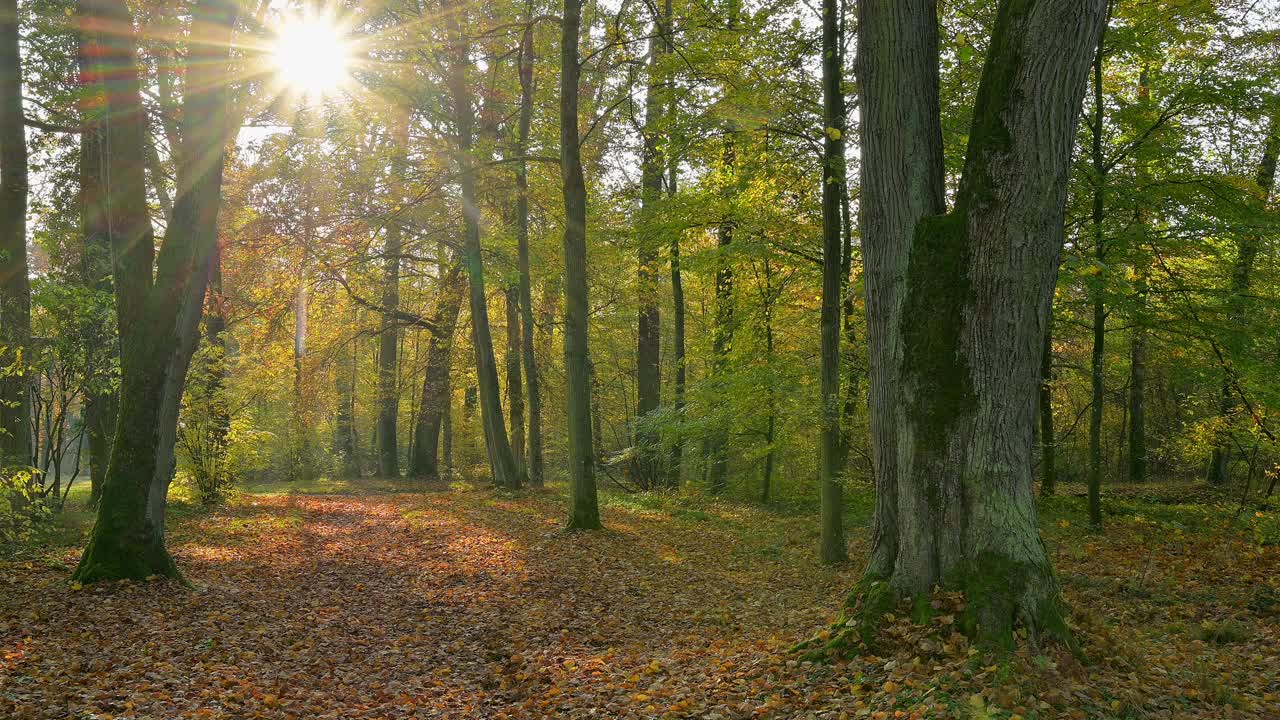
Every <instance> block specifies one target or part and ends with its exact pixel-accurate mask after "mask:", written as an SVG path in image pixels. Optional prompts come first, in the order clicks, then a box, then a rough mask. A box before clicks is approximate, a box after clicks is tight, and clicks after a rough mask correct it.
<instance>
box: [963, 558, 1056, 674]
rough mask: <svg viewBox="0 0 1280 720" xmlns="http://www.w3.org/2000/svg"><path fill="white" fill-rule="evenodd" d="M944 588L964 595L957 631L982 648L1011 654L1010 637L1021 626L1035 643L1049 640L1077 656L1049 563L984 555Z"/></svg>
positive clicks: (1011, 641)
mask: <svg viewBox="0 0 1280 720" xmlns="http://www.w3.org/2000/svg"><path fill="white" fill-rule="evenodd" d="M947 585H948V586H950V587H953V588H955V589H958V590H961V591H963V592H964V595H965V601H966V606H965V610H964V612H963V613H962V614H961V616H960V628H961V630H962V631H963V632H964V633H965V634H966V635H968V636H969V637H970V638H972V639H973V640H974V641H975V642H976V643H978V644H979V645H981V646H983V647H984V648H986V649H989V650H999V651H1005V652H1008V651H1012V650H1013V649H1014V646H1015V638H1014V633H1015V632H1016V630H1017V629H1019V628H1023V629H1025V630H1026V632H1027V638H1028V640H1030V641H1031V642H1032V643H1033V644H1039V643H1040V641H1041V640H1049V641H1054V642H1060V643H1062V644H1063V645H1066V646H1067V647H1068V648H1070V649H1071V650H1072V652H1077V653H1078V652H1079V646H1078V645H1077V644H1076V642H1075V639H1074V638H1073V637H1072V635H1071V630H1070V629H1069V628H1068V627H1067V622H1066V618H1065V617H1064V613H1063V607H1062V602H1061V600H1060V595H1059V592H1058V583H1057V580H1056V579H1055V578H1054V577H1053V571H1052V570H1051V569H1050V568H1049V566H1048V565H1037V564H1034V563H1029V562H1025V561H1018V560H1014V559H1011V558H1009V557H1007V556H1004V555H1001V554H999V553H994V552H985V553H982V554H980V555H978V557H977V558H975V559H974V560H973V561H972V562H970V563H968V565H967V566H966V567H965V568H964V569H963V570H962V571H960V572H959V573H957V574H956V577H954V578H952V579H950V581H949V582H948V583H947Z"/></svg>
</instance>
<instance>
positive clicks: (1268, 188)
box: [1206, 114, 1280, 485]
mask: <svg viewBox="0 0 1280 720" xmlns="http://www.w3.org/2000/svg"><path fill="white" fill-rule="evenodd" d="M1277 158H1280V114H1276V115H1273V116H1272V117H1271V119H1270V122H1269V123H1268V126H1267V137H1266V140H1265V141H1264V142H1263V148H1262V160H1261V161H1260V162H1259V163H1258V174H1257V176H1255V178H1254V181H1255V182H1256V183H1257V185H1258V190H1259V192H1260V193H1261V202H1262V203H1264V204H1265V203H1266V202H1267V201H1268V200H1269V199H1270V198H1271V195H1272V192H1274V190H1275V185H1276V164H1277ZM1261 244H1262V238H1260V237H1258V236H1256V235H1246V236H1244V237H1242V238H1241V239H1240V242H1239V245H1238V247H1237V248H1236V260H1235V263H1233V264H1232V267H1231V295H1230V300H1229V304H1228V308H1227V314H1228V327H1229V331H1228V332H1229V335H1228V338H1229V341H1228V343H1227V349H1228V352H1229V353H1230V354H1231V355H1233V356H1238V355H1239V354H1240V353H1243V352H1245V351H1246V350H1247V349H1248V347H1249V345H1250V338H1249V337H1248V336H1247V335H1245V334H1242V333H1239V332H1238V331H1237V330H1236V328H1239V327H1241V323H1242V322H1243V319H1244V316H1245V312H1246V307H1247V306H1246V296H1247V295H1248V293H1249V288H1250V286H1251V285H1252V284H1253V266H1254V263H1255V262H1256V261H1257V258H1258V251H1259V250H1260V249H1261ZM1219 397H1220V399H1219V401H1218V414H1219V415H1220V416H1221V421H1220V422H1221V423H1222V424H1223V425H1224V426H1225V425H1226V424H1228V423H1229V421H1230V418H1231V415H1232V414H1233V413H1234V412H1235V409H1236V401H1235V393H1234V392H1233V391H1232V388H1231V382H1230V379H1229V378H1228V379H1224V380H1223V381H1222V390H1221V392H1220V396H1219ZM1230 458H1231V436H1230V433H1229V432H1228V431H1227V430H1225V429H1224V430H1222V431H1220V432H1219V433H1218V438H1217V441H1216V442H1215V444H1214V448H1213V455H1212V457H1211V458H1210V460H1209V471H1208V475H1207V478H1206V479H1207V480H1208V482H1209V483H1210V484H1211V485H1224V484H1226V482H1227V479H1228V478H1227V466H1228V463H1229V460H1230Z"/></svg>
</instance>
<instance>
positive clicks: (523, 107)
mask: <svg viewBox="0 0 1280 720" xmlns="http://www.w3.org/2000/svg"><path fill="white" fill-rule="evenodd" d="M531 12H532V6H530V8H529V10H528V12H527V13H526V17H525V23H526V24H525V28H524V34H523V36H522V37H521V40H520V125H519V137H518V145H517V147H516V156H517V157H519V158H520V160H519V161H518V162H517V163H516V252H517V256H518V265H519V269H520V322H521V333H520V343H521V346H520V347H521V360H522V362H523V364H524V383H525V390H526V394H527V395H528V401H529V406H528V411H529V461H528V467H527V470H528V475H529V484H530V485H533V486H534V487H542V483H543V459H542V381H541V378H539V377H538V361H537V354H536V353H535V352H534V338H533V335H534V332H535V327H534V322H533V282H532V278H531V277H530V273H529V168H528V165H527V162H526V160H525V159H524V158H525V155H527V154H528V150H529V128H530V124H531V123H532V121H533V62H534V54H533V50H534V45H533V19H532V18H531V17H529V14H530V13H531Z"/></svg>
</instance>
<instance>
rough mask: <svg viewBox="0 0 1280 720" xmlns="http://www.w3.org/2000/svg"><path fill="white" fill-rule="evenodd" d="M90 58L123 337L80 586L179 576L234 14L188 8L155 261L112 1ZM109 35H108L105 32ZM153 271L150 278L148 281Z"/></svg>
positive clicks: (125, 14)
mask: <svg viewBox="0 0 1280 720" xmlns="http://www.w3.org/2000/svg"><path fill="white" fill-rule="evenodd" d="M86 7H87V8H88V10H89V13H88V18H87V20H88V21H89V25H90V27H89V34H90V35H91V36H92V38H93V39H92V40H91V42H93V43H94V47H93V48H92V50H91V51H90V52H91V54H96V57H98V58H100V59H101V62H102V65H103V69H104V73H103V77H104V80H103V89H104V96H105V111H106V113H107V115H108V117H110V118H111V122H110V123H109V124H108V125H107V127H106V128H105V132H104V133H103V143H104V146H105V152H104V173H106V174H107V175H108V176H109V177H110V178H111V179H112V188H111V195H110V198H109V202H108V204H107V209H106V218H107V221H108V227H109V228H110V229H111V248H112V270H113V275H114V280H115V283H114V287H115V294H116V309H117V313H116V314H117V319H118V324H119V332H120V347H121V351H120V374H121V386H120V413H119V420H118V423H117V429H116V437H115V442H114V443H113V445H112V449H111V461H110V465H109V467H108V470H107V477H106V481H105V483H104V484H103V492H102V499H101V502H100V503H99V505H98V517H97V522H96V523H95V525H94V528H93V531H92V533H91V534H90V537H89V543H88V545H87V547H86V548H85V551H84V554H83V555H82V556H81V558H80V564H79V567H77V568H76V571H75V574H74V577H75V579H76V580H78V581H80V582H85V583H87V582H91V581H94V580H102V579H118V578H131V579H143V578H146V577H148V576H150V575H167V576H175V577H176V576H178V575H179V573H178V570H177V567H176V566H175V565H174V563H173V560H172V558H171V557H170V556H169V553H168V551H167V550H166V549H165V545H164V519H165V500H166V496H167V493H168V488H169V482H170V480H171V479H172V477H173V469H174V443H175V441H176V436H177V421H178V408H179V404H180V401H181V395H182V388H183V384H184V381H185V378H186V373H187V369H188V367H189V364H190V361H191V355H192V353H193V352H194V351H195V347H196V344H197V341H198V339H199V321H200V315H201V311H202V309H203V306H204V297H205V288H206V285H207V282H208V262H209V259H210V256H211V254H212V252H213V248H214V247H215V246H216V243H217V214H218V206H219V204H220V195H221V186H222V168H223V160H224V156H225V153H224V142H225V139H226V137H227V129H226V123H227V87H226V85H225V84H224V83H223V80H224V78H225V73H227V72H228V68H227V61H228V59H229V57H228V56H229V48H230V46H231V30H232V27H233V26H234V22H235V7H234V5H233V4H230V3H226V2H224V1H223V0H202V1H201V2H198V3H197V4H196V5H195V7H194V8H193V10H192V32H191V35H192V37H193V38H199V39H203V40H204V42H199V41H196V42H192V43H191V45H190V48H189V50H188V63H187V67H186V69H185V72H186V74H187V81H188V88H189V90H188V92H187V95H186V97H185V98H184V103H183V105H184V107H183V113H182V115H183V118H184V128H183V130H184V132H183V145H182V148H181V153H180V156H179V162H178V183H177V187H178V188H179V191H180V192H179V195H178V197H177V198H176V201H175V205H174V215H173V219H172V222H171V223H170V226H169V231H168V233H167V237H166V239H165V241H164V243H163V245H162V246H161V247H160V249H159V252H158V254H157V252H156V249H155V246H154V241H153V236H152V230H151V222H150V218H149V217H148V210H147V199H146V179H145V173H144V171H143V166H142V162H141V161H142V159H143V157H144V155H143V150H144V144H145V137H144V134H145V129H146V115H145V111H144V109H143V106H142V102H141V96H140V88H139V78H138V72H137V66H136V41H135V38H134V36H133V33H132V32H130V31H123V32H122V31H120V28H131V27H132V26H133V25H132V17H131V16H130V13H129V10H128V8H127V7H126V6H125V4H124V3H122V2H120V1H119V0H93V1H92V4H86ZM106 28H110V29H111V32H110V33H106V32H101V33H100V34H99V31H101V30H104V29H106ZM153 267H154V276H153Z"/></svg>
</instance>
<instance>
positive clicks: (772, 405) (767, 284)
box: [760, 257, 778, 503]
mask: <svg viewBox="0 0 1280 720" xmlns="http://www.w3.org/2000/svg"><path fill="white" fill-rule="evenodd" d="M773 292H774V288H773V266H772V265H771V264H770V263H769V259H768V258H767V257H766V258H765V260H764V295H763V297H761V298H760V315H761V318H762V320H763V322H764V357H765V363H766V367H767V368H768V369H769V372H768V374H767V377H768V378H769V388H768V392H767V398H768V400H767V402H768V406H769V407H768V412H769V417H768V419H767V420H766V421H765V430H764V444H765V455H764V477H762V478H761V482H760V502H762V503H767V502H769V499H770V495H771V493H772V490H773V465H774V455H775V454H776V453H775V450H774V447H773V442H774V440H775V434H776V431H777V425H778V394H777V390H776V388H775V383H776V378H775V377H774V374H773V308H774V303H775V301H776V298H774V294H773Z"/></svg>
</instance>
